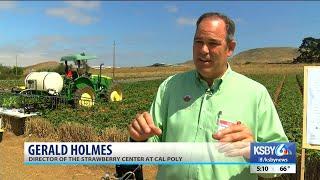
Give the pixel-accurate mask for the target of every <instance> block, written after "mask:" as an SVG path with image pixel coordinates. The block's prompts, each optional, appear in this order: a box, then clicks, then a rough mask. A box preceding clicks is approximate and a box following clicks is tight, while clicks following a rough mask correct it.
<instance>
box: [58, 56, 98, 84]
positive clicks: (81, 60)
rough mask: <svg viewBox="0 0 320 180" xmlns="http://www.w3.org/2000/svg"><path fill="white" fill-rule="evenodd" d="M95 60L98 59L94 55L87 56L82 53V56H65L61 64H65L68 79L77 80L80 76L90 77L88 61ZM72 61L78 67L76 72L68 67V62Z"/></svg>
mask: <svg viewBox="0 0 320 180" xmlns="http://www.w3.org/2000/svg"><path fill="white" fill-rule="evenodd" d="M94 59H97V57H96V56H92V55H86V54H85V53H80V54H73V55H68V56H63V57H62V58H61V60H60V62H64V64H65V75H66V77H69V78H72V79H76V78H78V77H80V76H88V77H90V74H89V73H88V70H89V66H88V60H94ZM70 61H72V62H74V64H75V65H76V67H77V68H76V70H72V68H71V66H69V65H68V62H70Z"/></svg>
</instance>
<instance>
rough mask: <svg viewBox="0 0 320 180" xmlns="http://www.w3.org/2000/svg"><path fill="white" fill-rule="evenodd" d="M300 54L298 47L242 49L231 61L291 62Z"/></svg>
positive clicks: (239, 62)
mask: <svg viewBox="0 0 320 180" xmlns="http://www.w3.org/2000/svg"><path fill="white" fill-rule="evenodd" d="M297 56H299V52H298V49H297V48H292V47H267V48H256V49H250V50H247V51H242V52H240V53H238V54H236V55H234V56H233V57H232V58H231V59H230V62H231V63H233V64H246V63H291V62H292V61H293V58H295V57H297Z"/></svg>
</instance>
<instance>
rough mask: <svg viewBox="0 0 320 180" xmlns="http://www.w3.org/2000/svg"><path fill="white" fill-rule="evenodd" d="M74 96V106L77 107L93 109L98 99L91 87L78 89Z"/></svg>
mask: <svg viewBox="0 0 320 180" xmlns="http://www.w3.org/2000/svg"><path fill="white" fill-rule="evenodd" d="M74 96H75V98H74V104H75V105H76V107H79V106H83V107H92V106H93V105H94V101H95V98H96V94H95V92H94V90H93V89H92V87H89V86H87V87H84V88H81V89H77V90H76V92H75V94H74Z"/></svg>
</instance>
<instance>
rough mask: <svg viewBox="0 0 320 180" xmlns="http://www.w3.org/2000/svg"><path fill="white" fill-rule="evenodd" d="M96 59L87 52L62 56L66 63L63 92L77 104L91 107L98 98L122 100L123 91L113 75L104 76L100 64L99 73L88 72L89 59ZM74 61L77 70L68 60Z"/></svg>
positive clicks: (62, 60) (70, 100) (112, 100)
mask: <svg viewBox="0 0 320 180" xmlns="http://www.w3.org/2000/svg"><path fill="white" fill-rule="evenodd" d="M93 59H96V56H90V55H86V54H85V53H81V54H74V55H68V56H63V57H61V60H60V62H64V63H65V75H64V76H63V81H64V83H63V84H64V85H63V86H64V88H63V89H62V91H61V94H63V95H65V96H66V98H67V100H68V101H69V102H71V103H74V105H76V106H86V107H91V106H93V105H94V102H95V100H96V99H105V100H107V101H111V102H114V101H121V100H122V91H121V89H120V87H119V85H117V84H116V83H114V82H113V79H112V78H111V77H107V76H102V75H101V68H102V66H103V64H101V65H100V68H99V74H98V75H91V74H90V73H89V72H88V64H87V63H88V61H90V60H93ZM71 61H72V62H74V64H75V65H76V67H77V68H76V70H72V69H70V68H69V66H68V62H71Z"/></svg>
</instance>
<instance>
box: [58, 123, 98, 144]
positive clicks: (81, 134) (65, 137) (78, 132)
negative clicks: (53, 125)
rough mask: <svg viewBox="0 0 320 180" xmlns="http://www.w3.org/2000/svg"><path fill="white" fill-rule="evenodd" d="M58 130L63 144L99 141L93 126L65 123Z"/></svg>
mask: <svg viewBox="0 0 320 180" xmlns="http://www.w3.org/2000/svg"><path fill="white" fill-rule="evenodd" d="M57 130H58V137H59V140H60V141H63V142H90V141H97V140H98V137H97V135H96V133H95V131H94V129H93V128H92V127H91V126H87V125H82V124H79V123H74V122H67V123H63V124H61V125H60V126H59V127H58V128H57Z"/></svg>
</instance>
